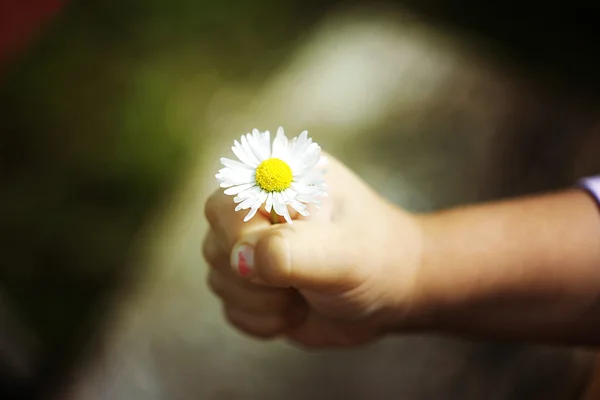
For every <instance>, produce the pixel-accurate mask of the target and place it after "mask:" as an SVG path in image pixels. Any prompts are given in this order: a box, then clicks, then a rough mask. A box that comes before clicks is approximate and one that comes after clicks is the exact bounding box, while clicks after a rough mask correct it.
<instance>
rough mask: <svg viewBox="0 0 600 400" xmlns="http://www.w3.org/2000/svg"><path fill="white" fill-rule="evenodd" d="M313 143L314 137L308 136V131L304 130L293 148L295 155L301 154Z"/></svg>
mask: <svg viewBox="0 0 600 400" xmlns="http://www.w3.org/2000/svg"><path fill="white" fill-rule="evenodd" d="M311 143H312V139H309V138H308V131H302V133H300V136H298V140H297V142H296V145H295V146H294V149H293V154H294V156H301V155H302V153H303V152H304V151H306V148H307V147H308V146H309V145H310V144H311Z"/></svg>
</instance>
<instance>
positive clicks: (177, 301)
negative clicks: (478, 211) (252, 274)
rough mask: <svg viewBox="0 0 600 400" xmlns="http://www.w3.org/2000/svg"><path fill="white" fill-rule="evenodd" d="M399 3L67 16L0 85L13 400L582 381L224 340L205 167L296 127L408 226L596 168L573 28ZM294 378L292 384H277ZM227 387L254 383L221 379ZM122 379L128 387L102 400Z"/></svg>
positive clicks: (464, 6)
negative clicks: (237, 145) (209, 273)
mask: <svg viewBox="0 0 600 400" xmlns="http://www.w3.org/2000/svg"><path fill="white" fill-rule="evenodd" d="M498 4H500V3H498ZM398 5H399V3H377V4H373V3H367V2H354V3H344V4H343V5H342V4H341V2H337V1H304V2H300V1H272V0H256V1H222V2H215V1H188V0H179V1H173V2H164V1H154V0H146V1H142V0H137V1H135V0H129V1H99V0H96V1H91V0H89V1H85V2H75V1H74V2H71V3H69V4H67V6H66V7H65V8H64V9H63V10H62V11H61V13H60V14H59V15H58V17H57V18H55V19H54V20H53V21H51V23H50V24H49V25H48V26H46V27H45V29H44V31H43V34H42V35H40V36H39V38H38V39H37V40H36V41H35V43H34V45H33V46H32V47H31V48H29V49H28V50H27V51H26V52H23V53H22V54H20V57H19V58H18V60H17V61H16V62H14V63H13V64H12V65H11V67H10V68H9V69H8V70H7V71H6V72H5V74H4V76H3V77H2V81H1V82H2V86H1V88H0V110H1V111H0V121H1V122H0V123H1V127H0V129H1V131H2V139H3V144H2V146H1V147H0V163H1V169H0V176H1V177H2V196H0V218H1V220H0V225H1V226H2V227H3V230H2V250H3V253H4V254H3V257H2V262H1V263H2V266H1V268H0V300H1V302H0V305H1V306H2V309H3V311H2V314H0V317H2V318H6V319H5V321H7V322H6V323H5V325H4V326H5V327H6V328H5V332H4V333H3V336H0V340H2V341H3V345H2V347H1V348H0V350H1V351H0V368H2V370H0V372H1V376H2V380H1V381H0V386H1V388H2V390H4V392H5V393H6V396H7V397H6V398H12V397H8V396H15V397H16V396H20V397H23V398H30V397H34V396H41V397H44V396H49V395H51V394H53V393H61V394H63V395H65V396H67V398H86V399H89V398H124V399H125V398H126V399H137V398H140V399H141V398H144V399H147V398H173V399H174V398H218V399H220V398H223V399H229V398H232V399H236V398H263V399H264V398H273V399H276V398H282V397H281V396H283V395H282V393H286V397H287V398H335V396H345V397H344V398H357V399H360V398H365V399H366V398H396V395H400V394H404V395H405V396H408V397H406V398H419V399H421V398H425V399H438V398H444V399H452V398H457V399H458V398H460V399H470V398H473V399H475V398H490V399H496V398H498V399H504V398H507V399H508V398H523V399H525V398H526V399H531V398H533V397H531V396H532V393H536V394H539V396H540V397H539V398H544V399H550V398H551V397H548V396H550V394H549V393H552V396H555V397H552V398H557V399H559V398H569V397H568V396H571V395H572V394H573V393H574V392H576V391H577V390H578V388H579V387H580V386H581V385H582V379H583V378H582V377H583V376H584V375H585V370H586V368H587V363H586V362H583V361H580V360H581V359H582V358H580V357H579V355H578V354H575V353H574V352H570V351H566V350H557V349H546V348H543V349H540V348H530V347H522V346H508V345H497V344H493V345H492V344H473V343H464V342H460V341H453V340H449V339H438V338H435V339H428V338H418V339H415V340H416V342H415V341H410V340H411V339H407V340H408V341H406V340H405V341H404V342H402V343H392V344H390V343H386V344H384V345H382V346H383V347H379V348H376V349H375V350H365V351H363V352H362V353H347V354H341V355H327V354H321V355H318V356H315V357H310V356H308V355H306V354H304V353H301V352H298V351H295V350H291V349H290V348H289V347H285V346H284V345H282V344H276V345H274V346H275V347H273V345H269V346H267V345H265V344H261V343H256V342H253V341H249V340H248V341H246V340H247V339H243V338H240V337H238V336H237V334H236V333H234V332H231V331H230V330H229V329H228V328H227V327H226V325H225V324H224V323H223V322H222V320H221V317H220V315H219V313H218V311H219V310H218V305H217V304H216V302H214V300H213V299H211V298H210V296H208V295H205V294H204V292H205V288H204V285H203V282H202V279H203V278H202V275H203V268H205V266H204V265H203V262H202V260H201V258H200V255H199V250H198V248H199V243H200V241H201V236H202V233H203V231H204V229H205V225H204V222H202V218H203V217H202V212H201V209H202V203H203V201H204V198H205V197H206V195H207V194H208V193H209V192H210V190H212V189H214V182H213V181H212V180H211V177H212V174H213V170H214V168H215V167H216V162H217V160H218V157H219V156H220V155H222V154H223V153H224V152H227V151H228V150H227V144H228V143H230V142H231V140H232V139H233V138H235V137H237V136H238V135H239V134H240V133H242V132H245V131H247V130H249V129H252V128H254V127H259V128H261V129H271V130H273V129H275V128H276V127H277V126H278V125H280V124H283V125H284V126H285V127H286V130H287V129H288V127H289V130H288V132H294V131H295V130H296V129H297V130H299V129H304V128H308V129H309V131H310V132H311V133H312V134H313V135H314V137H315V139H316V140H318V141H319V142H321V143H322V144H323V145H324V146H325V148H326V149H327V150H328V151H331V152H333V153H335V154H336V155H337V156H338V157H339V158H341V159H342V160H344V161H345V162H347V163H348V164H349V165H350V166H351V167H352V168H354V169H355V170H357V172H359V174H360V175H361V176H362V177H363V178H365V179H366V180H367V181H368V182H369V183H370V184H372V185H373V186H375V187H376V188H377V189H378V190H379V191H380V192H382V193H383V194H384V195H386V196H387V197H389V198H391V199H392V200H393V201H396V202H397V203H399V204H401V205H403V206H405V207H407V208H409V209H412V210H429V209H432V208H439V207H444V206H450V205H453V204H458V203H462V202H467V201H477V200H483V199H487V198H493V197H498V196H505V195H509V194H518V193H523V192H527V191H535V190H544V189H551V188H554V187H559V186H561V185H568V184H570V182H571V181H572V179H574V177H576V176H578V175H579V174H583V173H587V172H593V171H597V169H595V168H597V167H598V164H597V163H596V161H595V157H594V155H593V154H590V155H587V156H586V155H585V154H583V153H584V149H586V148H589V147H590V143H592V144H597V143H598V140H597V134H596V133H595V130H594V128H595V126H596V125H597V122H596V118H595V117H594V110H595V101H596V99H595V96H596V92H595V88H596V87H597V79H595V78H596V76H595V75H596V74H595V71H596V69H595V68H590V67H591V66H597V62H596V61H597V60H596V59H595V57H597V55H596V52H590V51H585V50H589V49H591V46H592V43H593V40H592V37H591V36H590V35H591V31H588V30H586V29H587V28H586V27H588V25H585V24H583V25H578V29H577V30H574V31H573V30H571V25H570V23H569V22H568V21H567V22H564V21H563V20H562V19H561V18H563V17H564V15H563V13H562V12H561V10H560V9H556V10H554V9H552V8H551V7H549V8H548V9H546V10H545V11H546V12H547V14H544V16H545V17H546V18H545V19H543V18H540V17H538V16H536V14H534V13H527V12H526V9H525V8H524V7H525V6H518V7H519V8H514V7H510V6H508V4H505V5H504V6H498V7H497V8H495V9H494V8H493V7H492V8H490V9H488V8H485V7H484V6H482V5H479V6H475V5H472V4H469V2H418V4H417V2H404V3H401V4H400V5H401V7H399V6H398ZM409 10H410V11H409ZM515 15H519V17H518V18H513V17H514V16H515ZM577 15H579V14H577ZM528 16H529V17H528ZM564 18H566V17H564ZM542 19H543V21H541V20H542ZM485 21H489V22H490V23H485ZM515 21H521V22H523V23H519V24H517V23H516V22H515ZM561 21H563V22H561ZM525 22H527V23H525ZM584 28H585V29H584ZM555 30H556V31H558V32H563V34H562V35H553V34H550V32H554V31H555ZM544 35H547V36H544ZM573 43H576V44H577V46H576V47H575V48H574V47H573V45H572V44H573ZM582 88H583V89H582ZM292 134H293V133H292ZM582 154H583V155H582ZM586 157H587V158H586ZM576 160H579V161H578V162H575V161H576ZM390 176H393V178H392V179H391V180H390V178H389V177H390ZM390 181H392V182H390ZM123 310H125V311H123ZM182 337H183V338H182ZM107 338H109V339H107ZM123 338H125V339H123ZM140 343H144V345H143V350H141V348H142V347H136V345H139V346H142V345H141V344H140ZM148 348H150V349H151V350H148ZM226 349H229V351H227V350H226ZM392 349H393V351H392ZM431 349H437V350H436V351H433V352H432V350H431ZM385 354H396V355H397V356H398V359H396V358H393V357H392V358H391V359H390V356H388V357H387V358H386V357H385V356H384V355H385ZM107 355H108V356H107ZM107 357H108V359H107ZM111 357H116V359H113V358H111ZM144 357H151V359H152V361H151V362H149V361H148V360H147V359H146V358H144ZM239 357H242V358H244V359H245V361H244V362H241V364H238V363H240V361H239V359H238V358H239ZM438 357H440V359H438ZM122 358H127V359H130V361H131V365H129V364H128V365H129V366H128V367H127V368H125V367H122V366H121V363H122V361H119V360H120V359H122ZM584 358H585V357H584ZM98 360H99V361H98ZM111 360H112V361H111ZM253 360H254V361H253ZM294 360H295V361H294ZM382 360H383V361H382ZM440 360H443V361H442V362H443V363H446V364H445V365H446V366H445V367H443V368H441V369H443V370H445V373H443V374H441V375H440V374H439V373H437V374H436V372H435V370H436V369H437V367H438V366H437V364H439V363H440ZM540 360H541V361H540ZM296 362H297V364H296ZM368 363H375V364H376V365H379V366H378V367H377V366H376V367H373V370H372V371H375V372H373V373H372V374H373V376H370V375H369V376H366V377H365V376H364V371H363V370H362V369H360V371H363V375H361V376H363V377H362V378H360V379H357V378H356V375H357V374H358V372H359V368H358V367H353V368H356V370H354V369H352V368H350V369H344V368H349V367H348V365H355V366H367V364H368ZM377 363H380V364H377ZM399 363H403V364H404V366H403V367H401V366H399V365H398V364H399ZM246 364H249V366H247V365H246ZM267 364H268V365H271V366H270V367H266V366H265V365H267ZM98 365H101V366H102V367H98ZM286 365H289V367H286ZM150 366H151V367H150ZM258 366H263V367H265V368H267V369H266V370H263V373H262V375H260V373H259V372H258V371H259V370H260V368H258ZM343 366H345V367H343ZM542 366H543V368H542ZM98 368H99V369H98ZM245 368H249V369H245ZM286 368H290V369H289V370H288V369H286ZM297 368H301V369H303V370H305V372H304V373H302V374H300V377H301V378H298V377H296V378H293V377H292V378H290V376H291V375H290V374H292V372H289V371H296V369H297ZM99 370H100V371H102V372H98V371H99ZM332 370H337V371H340V372H339V374H337V375H336V374H333V375H331V374H330V372H331V371H332ZM432 370H434V371H432ZM166 371H179V373H175V372H173V376H175V375H176V376H177V378H174V377H173V376H170V375H169V374H168V373H167V372H166ZM242 371H245V372H246V373H247V374H248V377H247V380H246V381H243V383H242V384H233V383H227V382H231V381H228V380H227V378H226V377H227V376H229V375H228V374H233V375H236V374H237V373H238V372H242ZM248 371H251V372H248ZM265 371H266V372H265ZM277 371H279V372H277ZM281 371H283V372H281ZM286 371H287V372H286ZM311 371H314V375H313V373H312V372H311ZM376 371H387V372H381V374H380V375H378V373H377V372H376ZM394 371H396V372H394ZM410 371H412V372H410ZM276 373H279V374H280V375H278V378H277V379H276V380H277V381H278V382H279V383H278V384H277V386H276V388H273V387H272V383H269V382H270V379H268V378H270V377H275V374H276ZM252 374H259V378H257V379H258V380H254V378H252V377H251V376H253V375H252ZM265 374H266V375H265ZM328 374H329V375H328ZM140 375H143V376H144V377H145V380H144V382H140V381H138V380H136V378H135V377H137V376H140ZM358 375H360V374H358ZM119 376H120V377H122V379H124V380H125V381H127V382H126V383H121V384H115V383H114V382H113V380H114V379H116V377H119ZM557 376H559V377H561V379H555V381H554V382H553V384H548V381H549V380H553V379H554V377H557ZM90 377H91V378H90ZM211 377H212V378H211ZM324 377H325V378H324ZM220 379H222V382H221V381H220ZM361 379H362V381H361ZM348 380H351V381H354V382H355V385H356V386H354V390H350V389H348V388H346V386H345V385H347V383H345V382H347V381H348ZM199 382H200V383H199ZM215 382H219V383H218V385H217V383H215ZM253 382H254V383H253ZM260 382H262V383H260ZM307 382H320V383H321V384H322V385H324V386H323V389H322V390H317V388H316V387H310V386H314V385H310V384H308V386H307ZM428 382H429V383H428ZM431 382H436V383H435V384H431ZM465 382H466V383H465ZM543 382H545V383H543ZM198 385H200V386H201V387H198ZM270 385H271V386H270ZM217 386H218V387H217ZM255 386H256V387H255ZM65 387H71V388H76V389H73V390H72V391H67V392H65V389H64V388H65ZM294 388H296V389H294ZM297 388H301V389H297ZM466 388H469V389H466ZM0 393H1V392H0ZM65 393H68V395H67V394H65ZM92 393H93V395H92ZM376 393H379V394H377V395H376ZM442 393H450V394H448V395H447V396H448V397H441V396H442ZM371 396H375V397H371ZM386 396H387V397H386ZM410 396H418V397H410ZM444 396H446V395H444ZM450 396H452V397H450ZM469 396H471V397H469ZM491 396H496V397H491ZM544 396H545V397H544Z"/></svg>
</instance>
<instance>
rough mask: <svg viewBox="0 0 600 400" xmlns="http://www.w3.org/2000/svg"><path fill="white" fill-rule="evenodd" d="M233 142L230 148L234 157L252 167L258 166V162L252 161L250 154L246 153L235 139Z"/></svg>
mask: <svg viewBox="0 0 600 400" xmlns="http://www.w3.org/2000/svg"><path fill="white" fill-rule="evenodd" d="M233 143H234V145H233V146H231V150H232V151H233V153H234V154H235V155H236V157H237V158H239V159H240V161H241V162H243V163H244V164H248V165H250V166H252V167H253V168H256V167H257V166H258V163H256V162H254V161H252V159H251V158H250V156H249V155H247V154H246V151H245V150H244V148H243V147H242V145H241V144H240V143H239V142H238V141H237V140H236V141H234V142H233Z"/></svg>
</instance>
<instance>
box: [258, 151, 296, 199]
mask: <svg viewBox="0 0 600 400" xmlns="http://www.w3.org/2000/svg"><path fill="white" fill-rule="evenodd" d="M292 179H293V175H292V169H291V168H290V166H289V165H287V164H286V163H285V162H284V161H281V160H280V159H279V158H269V159H268V160H265V161H263V162H261V163H260V165H259V166H258V167H257V168H256V183H257V185H258V186H260V188H261V189H263V190H266V191H267V192H283V191H284V190H286V189H288V188H289V187H290V185H291V184H292Z"/></svg>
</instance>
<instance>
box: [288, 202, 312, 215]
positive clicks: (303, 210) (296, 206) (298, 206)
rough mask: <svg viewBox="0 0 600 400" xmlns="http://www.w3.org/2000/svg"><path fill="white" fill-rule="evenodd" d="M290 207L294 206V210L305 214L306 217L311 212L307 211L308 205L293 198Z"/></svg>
mask: <svg viewBox="0 0 600 400" xmlns="http://www.w3.org/2000/svg"><path fill="white" fill-rule="evenodd" d="M290 207H292V208H293V209H294V210H296V211H297V212H298V214H300V215H302V216H304V217H308V216H309V215H310V214H309V212H308V211H306V206H305V205H304V204H302V203H300V202H299V201H296V200H293V201H292V202H291V203H290Z"/></svg>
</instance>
